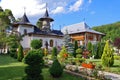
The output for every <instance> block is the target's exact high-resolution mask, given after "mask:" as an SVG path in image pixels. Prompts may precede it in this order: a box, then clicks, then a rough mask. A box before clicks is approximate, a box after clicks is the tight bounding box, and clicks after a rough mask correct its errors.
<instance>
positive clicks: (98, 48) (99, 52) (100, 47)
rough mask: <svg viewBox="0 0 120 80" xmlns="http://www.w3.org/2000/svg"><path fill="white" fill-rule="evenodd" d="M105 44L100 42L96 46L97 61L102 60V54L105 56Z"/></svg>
mask: <svg viewBox="0 0 120 80" xmlns="http://www.w3.org/2000/svg"><path fill="white" fill-rule="evenodd" d="M104 45H105V43H104V42H98V43H97V44H96V53H95V59H100V58H101V56H102V54H103V49H104Z"/></svg>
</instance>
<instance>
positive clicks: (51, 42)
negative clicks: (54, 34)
mask: <svg viewBox="0 0 120 80" xmlns="http://www.w3.org/2000/svg"><path fill="white" fill-rule="evenodd" d="M50 47H53V40H52V39H51V40H50Z"/></svg>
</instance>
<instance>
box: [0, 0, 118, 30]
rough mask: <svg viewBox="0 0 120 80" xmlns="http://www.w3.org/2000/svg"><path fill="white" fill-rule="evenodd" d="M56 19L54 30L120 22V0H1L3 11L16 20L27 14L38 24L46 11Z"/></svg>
mask: <svg viewBox="0 0 120 80" xmlns="http://www.w3.org/2000/svg"><path fill="white" fill-rule="evenodd" d="M46 3H47V9H48V11H49V16H50V17H51V18H53V19H54V22H52V23H51V24H52V29H58V30H60V29H61V28H63V27H64V26H68V25H72V24H76V23H80V22H83V21H84V22H86V23H87V24H88V25H89V26H90V27H94V26H101V25H105V24H110V23H114V22H118V21H120V0H0V6H1V7H2V8H3V9H10V10H12V12H13V15H14V16H15V18H16V19H17V18H20V17H22V16H23V14H24V12H26V14H27V17H28V18H29V20H30V22H31V23H32V24H36V22H37V21H38V19H39V18H41V17H42V16H43V15H44V13H45V9H46Z"/></svg>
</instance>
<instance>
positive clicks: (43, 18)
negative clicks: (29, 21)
mask: <svg viewBox="0 0 120 80" xmlns="http://www.w3.org/2000/svg"><path fill="white" fill-rule="evenodd" d="M45 19H48V20H50V21H51V22H52V21H54V20H53V19H52V18H51V17H49V13H48V10H47V9H46V11H45V14H44V16H43V17H42V18H40V19H39V20H40V21H43V20H45Z"/></svg>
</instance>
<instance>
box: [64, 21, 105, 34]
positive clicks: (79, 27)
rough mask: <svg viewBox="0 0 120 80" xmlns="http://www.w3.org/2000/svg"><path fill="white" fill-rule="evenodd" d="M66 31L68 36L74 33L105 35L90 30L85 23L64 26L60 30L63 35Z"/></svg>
mask: <svg viewBox="0 0 120 80" xmlns="http://www.w3.org/2000/svg"><path fill="white" fill-rule="evenodd" d="M66 30H67V31H68V34H74V33H82V32H90V33H95V34H100V35H105V34H103V33H101V32H98V31H95V30H92V29H91V28H90V27H89V26H88V25H87V24H86V23H85V22H81V23H77V24H73V25H69V26H65V27H64V28H63V29H62V32H63V33H64V34H65V33H66Z"/></svg>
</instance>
